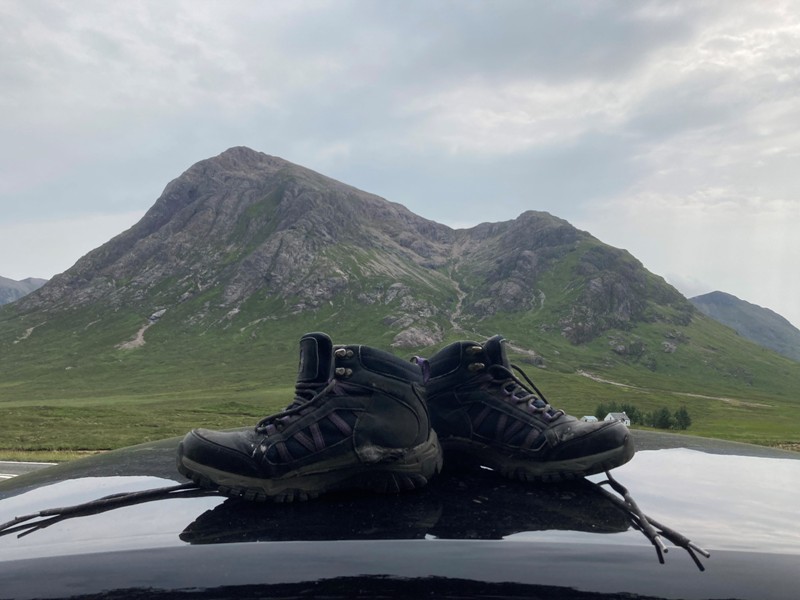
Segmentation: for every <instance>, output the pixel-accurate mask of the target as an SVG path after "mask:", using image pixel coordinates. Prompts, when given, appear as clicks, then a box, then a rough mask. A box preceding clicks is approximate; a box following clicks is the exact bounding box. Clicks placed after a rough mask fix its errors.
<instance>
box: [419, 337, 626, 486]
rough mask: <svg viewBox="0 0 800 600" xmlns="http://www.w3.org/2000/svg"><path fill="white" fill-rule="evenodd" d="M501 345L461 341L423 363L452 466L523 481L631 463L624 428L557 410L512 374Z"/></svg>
mask: <svg viewBox="0 0 800 600" xmlns="http://www.w3.org/2000/svg"><path fill="white" fill-rule="evenodd" d="M503 342H504V340H503V338H502V337H501V336H494V337H493V338H490V339H489V340H487V341H486V342H485V343H484V344H482V345H481V344H476V343H475V342H456V343H454V344H450V345H449V346H446V347H445V348H443V349H442V350H440V351H439V352H437V353H436V354H435V355H434V356H433V357H431V359H430V361H424V360H422V359H418V362H421V363H422V364H423V367H424V368H429V369H430V373H429V374H430V377H429V379H428V382H427V390H428V406H429V408H430V411H431V418H432V420H433V426H434V428H435V429H436V432H437V433H438V435H439V438H440V440H441V442H442V447H443V448H444V451H445V455H446V456H445V457H446V460H447V461H448V462H455V461H467V462H474V463H477V464H480V465H483V466H486V467H490V468H492V469H494V470H496V471H498V472H499V473H501V474H502V475H504V476H505V477H510V478H513V479H520V480H523V481H560V480H566V479H575V478H579V477H583V476H584V475H591V474H593V473H600V472H602V471H605V470H609V469H613V468H614V467H618V466H620V465H622V464H624V463H626V462H628V461H629V460H630V459H631V457H632V456H633V452H634V450H633V440H632V439H631V436H630V433H629V432H628V429H627V427H625V425H624V424H622V423H621V422H619V421H611V422H600V423H584V422H583V421H579V420H578V419H576V418H575V417H572V416H569V415H566V414H565V413H564V411H562V410H556V409H554V408H552V407H551V406H550V405H549V404H547V403H546V402H545V401H544V399H543V398H541V397H540V396H541V394H540V393H538V394H537V393H534V391H533V390H531V389H529V388H528V387H526V386H525V384H523V383H522V381H520V380H519V379H518V378H517V377H516V376H515V375H514V373H513V372H512V370H511V368H512V367H511V365H510V364H509V362H508V358H507V357H506V352H505V348H504V346H503ZM520 372H521V371H520ZM523 376H524V377H525V379H526V380H527V381H528V383H529V384H530V386H531V388H534V390H535V386H534V385H533V384H532V383H531V382H530V380H528V378H527V376H525V375H524V373H523ZM537 392H538V390H537Z"/></svg>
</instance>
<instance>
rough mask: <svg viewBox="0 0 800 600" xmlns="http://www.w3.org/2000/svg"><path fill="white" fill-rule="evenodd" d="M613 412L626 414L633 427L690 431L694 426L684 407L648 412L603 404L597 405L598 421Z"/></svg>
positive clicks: (625, 405) (613, 404) (635, 407)
mask: <svg viewBox="0 0 800 600" xmlns="http://www.w3.org/2000/svg"><path fill="white" fill-rule="evenodd" d="M612 412H624V413H625V414H626V415H628V418H629V419H630V420H631V425H633V424H636V425H645V426H647V427H655V428H656V429H680V430H684V429H689V427H691V425H692V417H691V416H690V415H689V411H688V410H687V409H686V406H684V405H681V406H680V407H679V408H678V409H676V410H675V411H670V409H669V408H668V407H666V406H662V407H661V408H657V409H655V410H653V411H649V412H648V411H643V410H641V409H639V408H638V407H637V406H634V405H632V404H628V403H622V404H620V403H617V402H608V403H606V402H601V403H600V404H598V405H597V409H596V410H595V416H596V417H597V418H598V419H604V418H605V416H606V415H607V414H608V413H612Z"/></svg>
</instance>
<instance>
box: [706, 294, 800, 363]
mask: <svg viewBox="0 0 800 600" xmlns="http://www.w3.org/2000/svg"><path fill="white" fill-rule="evenodd" d="M690 300H691V302H692V304H694V305H695V306H696V307H697V308H698V310H700V311H702V312H703V313H704V314H706V315H708V316H709V317H711V318H712V319H715V320H717V321H719V322H720V323H722V324H723V325H727V326H728V327H730V328H731V329H734V330H735V331H737V332H738V333H739V334H740V335H742V336H744V337H746V338H747V339H749V340H752V341H754V342H756V343H757V344H759V345H761V346H764V347H765V348H769V349H771V350H774V351H775V352H778V353H779V354H783V355H784V356H788V357H789V358H792V359H794V360H797V361H800V330H799V329H797V327H795V326H794V325H792V324H791V323H790V322H789V321H788V320H786V319H785V318H783V317H782V316H781V315H779V314H778V313H776V312H773V311H771V310H770V309H768V308H763V307H761V306H758V305H756V304H751V303H750V302H746V301H744V300H740V299H739V298H737V297H736V296H732V295H731V294H726V293H725V292H711V293H709V294H704V295H702V296H695V297H694V298H691V299H690Z"/></svg>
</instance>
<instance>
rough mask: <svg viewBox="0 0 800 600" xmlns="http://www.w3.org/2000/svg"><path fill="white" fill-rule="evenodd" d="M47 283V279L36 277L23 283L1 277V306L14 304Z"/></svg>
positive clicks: (29, 278) (24, 280)
mask: <svg viewBox="0 0 800 600" xmlns="http://www.w3.org/2000/svg"><path fill="white" fill-rule="evenodd" d="M45 283H47V279H37V278H36V277H28V278H27V279H23V280H22V281H15V280H13V279H7V278H6V277H0V304H8V303H9V302H14V300H18V299H20V298H22V297H23V296H25V295H26V294H30V293H31V292H32V291H34V290H37V289H39V288H40V287H42V286H43V285H44V284H45Z"/></svg>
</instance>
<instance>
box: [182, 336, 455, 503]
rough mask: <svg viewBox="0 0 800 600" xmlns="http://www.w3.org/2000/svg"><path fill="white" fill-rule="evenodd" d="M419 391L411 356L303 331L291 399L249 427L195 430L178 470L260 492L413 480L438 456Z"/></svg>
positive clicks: (303, 494)
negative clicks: (406, 358) (340, 343)
mask: <svg viewBox="0 0 800 600" xmlns="http://www.w3.org/2000/svg"><path fill="white" fill-rule="evenodd" d="M424 399H425V387H424V384H423V381H422V373H421V371H420V369H419V367H417V366H416V365H413V364H411V363H409V362H407V361H404V360H401V359H399V358H397V357H396V356H394V355H392V354H389V353H388V352H383V351H381V350H377V349H375V348H370V347H368V346H336V347H334V346H333V344H332V342H331V339H330V338H329V337H328V336H327V335H325V334H324V333H309V334H306V335H305V336H303V338H302V339H301V340H300V368H299V373H298V376H297V383H296V386H295V399H294V402H292V403H291V404H290V405H289V406H288V407H287V408H286V410H284V411H283V412H280V413H277V414H275V415H271V416H268V417H266V418H264V419H262V420H261V421H260V422H259V423H258V425H256V427H255V428H254V429H246V430H237V431H210V430H207V429H195V430H194V431H191V432H190V433H188V434H187V435H186V437H184V439H183V441H182V442H181V444H180V446H179V447H178V470H179V471H180V472H181V473H182V474H183V475H185V476H187V477H189V478H190V479H192V480H194V481H195V482H196V483H198V484H199V485H201V486H204V487H209V488H216V489H218V490H219V491H220V492H222V493H223V494H226V495H228V496H235V497H242V498H245V499H247V500H256V501H265V500H274V501H277V502H291V501H293V500H306V499H309V498H314V497H316V496H318V495H319V494H321V493H323V492H328V491H332V490H340V489H367V490H372V491H376V492H396V491H400V490H407V489H414V488H418V487H421V486H423V485H425V484H426V483H427V481H428V479H429V478H430V477H431V476H433V475H434V474H435V473H437V472H438V471H439V470H440V469H441V466H442V456H441V450H440V448H439V442H438V440H437V438H436V433H435V432H434V431H433V430H432V429H431V426H430V419H429V417H428V411H427V408H426V406H425V400H424Z"/></svg>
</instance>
